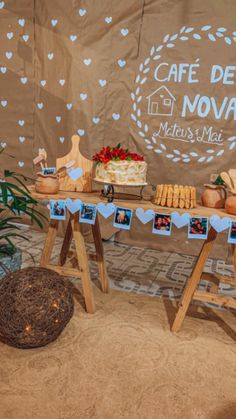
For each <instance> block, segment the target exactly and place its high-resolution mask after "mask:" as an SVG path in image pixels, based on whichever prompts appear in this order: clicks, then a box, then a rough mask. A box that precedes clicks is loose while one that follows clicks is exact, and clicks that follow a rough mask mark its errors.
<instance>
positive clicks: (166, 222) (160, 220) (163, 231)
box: [152, 213, 172, 236]
mask: <svg viewBox="0 0 236 419" xmlns="http://www.w3.org/2000/svg"><path fill="white" fill-rule="evenodd" d="M171 230H172V220H171V215H169V214H158V213H155V217H154V220H153V228H152V232H153V233H154V234H160V235H161V236H170V235H171Z"/></svg>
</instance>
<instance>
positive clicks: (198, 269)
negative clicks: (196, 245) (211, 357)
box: [171, 228, 217, 332]
mask: <svg viewBox="0 0 236 419" xmlns="http://www.w3.org/2000/svg"><path fill="white" fill-rule="evenodd" d="M216 237H217V232H216V231H215V230H214V229H213V228H211V229H210V231H209V233H208V237H207V239H206V241H205V242H204V244H203V246H202V249H201V252H200V254H199V256H198V258H197V261H196V264H195V267H194V269H193V271H192V275H191V277H190V278H189V279H188V280H187V284H186V286H185V289H184V291H183V295H182V298H181V300H180V303H179V308H178V311H177V314H176V317H175V320H174V323H173V325H172V328H171V330H172V332H178V331H179V330H180V328H181V326H182V323H183V321H184V318H185V316H186V312H187V310H188V308H189V305H190V303H191V300H192V298H193V295H194V292H195V290H196V288H197V286H198V284H199V282H200V280H201V275H202V272H203V270H204V265H205V262H206V260H207V258H208V256H209V254H210V252H211V250H212V247H213V245H214V242H215V240H216Z"/></svg>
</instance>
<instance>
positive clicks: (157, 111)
mask: <svg viewBox="0 0 236 419" xmlns="http://www.w3.org/2000/svg"><path fill="white" fill-rule="evenodd" d="M146 99H148V115H163V116H172V115H173V110H174V103H175V101H176V99H175V97H174V96H173V95H172V93H171V92H170V91H169V90H168V89H167V87H166V86H161V87H159V88H158V89H157V90H155V92H153V93H151V94H150V95H149V96H147V97H146Z"/></svg>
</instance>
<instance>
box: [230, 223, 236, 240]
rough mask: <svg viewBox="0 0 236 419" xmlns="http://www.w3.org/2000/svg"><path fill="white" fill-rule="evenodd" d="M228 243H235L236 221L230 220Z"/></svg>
mask: <svg viewBox="0 0 236 419" xmlns="http://www.w3.org/2000/svg"><path fill="white" fill-rule="evenodd" d="M228 243H233V244H236V221H232V222H231V227H230V229H229V235H228Z"/></svg>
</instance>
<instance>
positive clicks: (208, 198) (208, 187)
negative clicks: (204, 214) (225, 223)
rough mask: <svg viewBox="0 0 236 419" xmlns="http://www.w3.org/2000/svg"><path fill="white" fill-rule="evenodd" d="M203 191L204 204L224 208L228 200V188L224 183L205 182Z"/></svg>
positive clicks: (209, 206)
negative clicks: (226, 188)
mask: <svg viewBox="0 0 236 419" xmlns="http://www.w3.org/2000/svg"><path fill="white" fill-rule="evenodd" d="M204 186H205V190H204V192H203V193H202V196H201V199H202V205H203V206H204V207H208V208H224V207H225V200H226V190H225V187H224V186H223V185H212V184H205V185H204Z"/></svg>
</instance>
